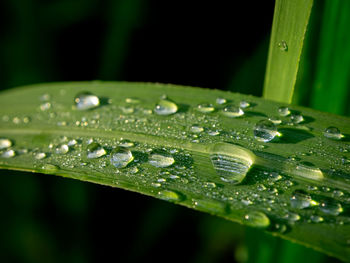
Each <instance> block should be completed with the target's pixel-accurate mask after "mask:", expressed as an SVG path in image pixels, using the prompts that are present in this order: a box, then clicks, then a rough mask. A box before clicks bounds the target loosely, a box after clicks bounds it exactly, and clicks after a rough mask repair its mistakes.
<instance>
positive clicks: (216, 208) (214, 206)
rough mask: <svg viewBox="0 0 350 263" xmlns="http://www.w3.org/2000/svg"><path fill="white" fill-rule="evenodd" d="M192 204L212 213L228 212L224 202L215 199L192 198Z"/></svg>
mask: <svg viewBox="0 0 350 263" xmlns="http://www.w3.org/2000/svg"><path fill="white" fill-rule="evenodd" d="M193 205H194V206H195V207H196V208H198V209H199V210H202V211H209V212H211V213H214V214H223V213H225V214H226V213H227V212H228V207H227V205H226V204H224V203H222V202H219V201H216V200H204V199H201V200H193Z"/></svg>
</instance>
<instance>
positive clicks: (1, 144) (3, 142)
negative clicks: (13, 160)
mask: <svg viewBox="0 0 350 263" xmlns="http://www.w3.org/2000/svg"><path fill="white" fill-rule="evenodd" d="M11 146H12V141H11V140H9V139H6V138H0V150H2V149H6V148H9V147H11Z"/></svg>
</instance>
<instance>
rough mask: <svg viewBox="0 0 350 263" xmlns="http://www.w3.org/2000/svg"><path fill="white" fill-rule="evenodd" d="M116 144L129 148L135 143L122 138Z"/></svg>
mask: <svg viewBox="0 0 350 263" xmlns="http://www.w3.org/2000/svg"><path fill="white" fill-rule="evenodd" d="M118 145H119V146H122V147H126V148H130V147H133V146H134V145H135V144H134V143H133V142H132V141H130V140H127V139H123V140H121V141H120V142H119V143H118Z"/></svg>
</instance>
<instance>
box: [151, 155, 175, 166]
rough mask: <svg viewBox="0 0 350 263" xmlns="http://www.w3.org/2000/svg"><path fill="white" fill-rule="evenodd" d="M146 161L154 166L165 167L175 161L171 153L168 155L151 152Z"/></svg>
mask: <svg viewBox="0 0 350 263" xmlns="http://www.w3.org/2000/svg"><path fill="white" fill-rule="evenodd" d="M148 162H149V163H150V164H151V165H153V166H155V167H159V168H165V167H169V166H171V165H173V164H174V163H175V160H174V158H173V157H172V156H171V155H168V154H166V153H163V152H159V153H158V152H153V153H152V154H151V155H150V157H149V159H148Z"/></svg>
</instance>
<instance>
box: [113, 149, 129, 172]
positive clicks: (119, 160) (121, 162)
mask: <svg viewBox="0 0 350 263" xmlns="http://www.w3.org/2000/svg"><path fill="white" fill-rule="evenodd" d="M110 158H111V164H112V165H114V166H115V167H116V168H124V167H126V166H127V165H128V164H129V163H130V162H132V161H133V160H134V156H133V155H132V153H131V151H130V150H129V149H128V148H125V147H121V146H118V147H116V148H115V149H113V151H112V152H111V155H110Z"/></svg>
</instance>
